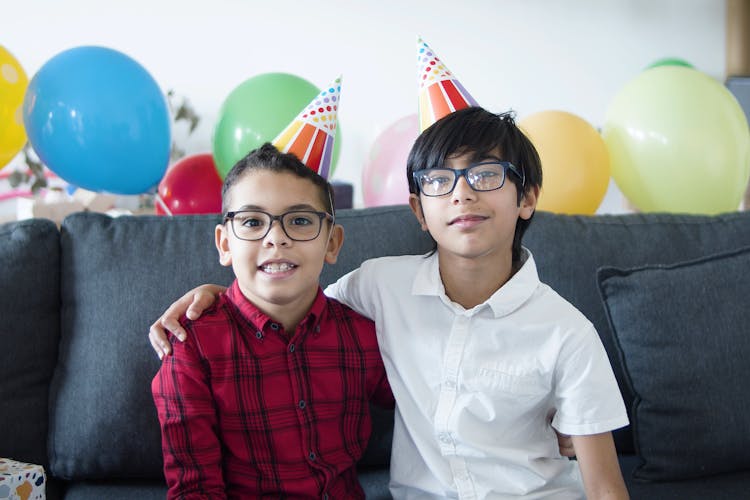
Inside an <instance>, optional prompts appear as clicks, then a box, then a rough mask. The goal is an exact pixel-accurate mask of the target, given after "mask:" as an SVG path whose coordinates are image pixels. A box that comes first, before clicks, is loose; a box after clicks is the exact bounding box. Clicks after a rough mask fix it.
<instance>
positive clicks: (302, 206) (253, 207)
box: [235, 203, 324, 212]
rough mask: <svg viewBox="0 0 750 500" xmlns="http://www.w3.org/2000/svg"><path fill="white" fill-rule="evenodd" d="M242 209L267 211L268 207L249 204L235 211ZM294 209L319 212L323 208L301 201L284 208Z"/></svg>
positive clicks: (287, 210)
mask: <svg viewBox="0 0 750 500" xmlns="http://www.w3.org/2000/svg"><path fill="white" fill-rule="evenodd" d="M241 210H260V211H264V212H265V211H266V210H267V209H266V208H265V207H262V206H260V205H249V204H248V205H242V206H241V207H240V208H238V209H237V210H235V212H239V211H241ZM294 210H312V211H313V212H319V211H321V209H319V208H315V207H314V206H312V205H309V204H307V203H300V204H297V205H291V206H288V207H286V208H285V209H284V210H283V212H289V211H294ZM323 211H324V210H323Z"/></svg>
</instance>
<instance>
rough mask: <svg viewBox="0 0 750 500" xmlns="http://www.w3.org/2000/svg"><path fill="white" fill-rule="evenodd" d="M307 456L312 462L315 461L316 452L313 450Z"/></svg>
mask: <svg viewBox="0 0 750 500" xmlns="http://www.w3.org/2000/svg"><path fill="white" fill-rule="evenodd" d="M307 458H309V459H310V461H311V462H314V461H315V458H316V457H315V453H313V452H312V451H311V452H310V454H309V455H307Z"/></svg>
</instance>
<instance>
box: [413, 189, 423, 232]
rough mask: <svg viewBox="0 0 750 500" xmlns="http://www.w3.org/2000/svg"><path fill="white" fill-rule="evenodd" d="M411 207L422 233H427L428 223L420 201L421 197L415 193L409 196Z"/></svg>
mask: <svg viewBox="0 0 750 500" xmlns="http://www.w3.org/2000/svg"><path fill="white" fill-rule="evenodd" d="M409 207H411V211H412V212H414V217H416V218H417V221H419V225H420V226H421V227H422V231H427V223H426V222H425V220H424V211H423V210H422V202H421V201H419V195H416V194H414V193H412V194H410V195H409Z"/></svg>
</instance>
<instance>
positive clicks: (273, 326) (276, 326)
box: [271, 323, 279, 330]
mask: <svg viewBox="0 0 750 500" xmlns="http://www.w3.org/2000/svg"><path fill="white" fill-rule="evenodd" d="M278 329H279V324H278V323H271V330H278Z"/></svg>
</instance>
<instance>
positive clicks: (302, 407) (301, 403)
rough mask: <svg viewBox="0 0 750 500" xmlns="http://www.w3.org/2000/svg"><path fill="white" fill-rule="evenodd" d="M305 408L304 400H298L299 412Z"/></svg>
mask: <svg viewBox="0 0 750 500" xmlns="http://www.w3.org/2000/svg"><path fill="white" fill-rule="evenodd" d="M305 406H306V404H305V400H304V399H300V400H299V407H300V409H301V410H304V409H305Z"/></svg>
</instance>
